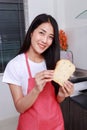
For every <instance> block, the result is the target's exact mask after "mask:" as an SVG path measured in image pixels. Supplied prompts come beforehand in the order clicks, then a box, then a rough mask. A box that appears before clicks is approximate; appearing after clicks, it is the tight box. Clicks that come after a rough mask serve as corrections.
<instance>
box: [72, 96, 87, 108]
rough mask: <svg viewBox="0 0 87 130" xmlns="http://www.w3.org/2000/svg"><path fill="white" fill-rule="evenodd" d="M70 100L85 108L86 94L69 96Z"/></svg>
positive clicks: (86, 106)
mask: <svg viewBox="0 0 87 130" xmlns="http://www.w3.org/2000/svg"><path fill="white" fill-rule="evenodd" d="M71 100H73V101H74V102H76V103H77V104H78V105H80V106H81V107H82V108H84V109H86V110H87V95H85V94H79V95H77V96H74V97H71Z"/></svg>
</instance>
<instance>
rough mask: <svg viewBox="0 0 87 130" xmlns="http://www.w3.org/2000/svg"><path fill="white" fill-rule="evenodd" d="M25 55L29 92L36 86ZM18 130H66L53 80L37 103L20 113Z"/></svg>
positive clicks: (40, 95)
mask: <svg viewBox="0 0 87 130" xmlns="http://www.w3.org/2000/svg"><path fill="white" fill-rule="evenodd" d="M25 57H26V64H27V68H28V72H29V79H28V91H27V92H28V93H29V92H30V91H31V89H32V88H33V87H34V86H35V80H34V78H32V75H31V72H30V68H29V64H28V60H27V55H25ZM17 130H64V122H63V117H62V112H61V109H60V105H59V103H58V102H57V100H56V96H55V92H54V87H53V86H52V84H51V82H48V83H47V84H46V86H45V87H44V90H43V91H42V92H41V93H40V94H39V96H38V98H37V99H36V101H35V103H34V104H33V105H32V106H31V107H30V108H29V109H28V110H27V111H25V112H24V113H22V114H20V117H19V122H18V128H17Z"/></svg>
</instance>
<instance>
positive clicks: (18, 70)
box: [2, 54, 46, 95]
mask: <svg viewBox="0 0 87 130" xmlns="http://www.w3.org/2000/svg"><path fill="white" fill-rule="evenodd" d="M28 62H29V66H30V70H31V74H32V77H34V76H35V74H36V73H38V72H40V71H43V70H46V64H45V61H43V62H40V63H36V62H33V61H31V60H29V59H28ZM28 78H29V74H28V70H27V65H26V60H25V55H24V54H20V55H18V56H16V57H15V58H13V59H12V60H11V61H10V62H9V63H8V64H7V66H6V69H5V72H4V75H3V80H2V81H3V82H5V83H11V84H15V85H18V86H20V87H22V90H23V94H24V95H26V94H27V87H28Z"/></svg>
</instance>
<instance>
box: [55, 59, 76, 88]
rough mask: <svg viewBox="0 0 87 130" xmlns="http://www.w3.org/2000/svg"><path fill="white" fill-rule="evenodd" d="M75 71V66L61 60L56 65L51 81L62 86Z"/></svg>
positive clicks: (65, 60)
mask: <svg viewBox="0 0 87 130" xmlns="http://www.w3.org/2000/svg"><path fill="white" fill-rule="evenodd" d="M74 71H75V65H74V64H73V63H72V62H71V61H69V60H67V59H61V60H59V61H58V62H57V63H56V67H55V70H54V76H53V81H55V82H56V83H58V84H59V85H60V86H63V83H64V82H65V81H67V80H68V79H69V78H70V76H71V75H72V74H73V73H74Z"/></svg>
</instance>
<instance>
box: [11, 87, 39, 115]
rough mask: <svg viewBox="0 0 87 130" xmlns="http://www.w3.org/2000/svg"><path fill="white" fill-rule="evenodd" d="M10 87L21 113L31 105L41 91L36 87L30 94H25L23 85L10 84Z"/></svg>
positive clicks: (17, 108)
mask: <svg viewBox="0 0 87 130" xmlns="http://www.w3.org/2000/svg"><path fill="white" fill-rule="evenodd" d="M9 88H10V91H11V94H12V97H13V101H14V105H15V108H16V110H17V111H18V112H19V113H23V112H24V111H26V110H27V109H28V108H29V107H31V106H32V104H33V103H34V102H35V101H36V99H37V97H38V95H39V93H40V92H39V91H38V89H37V88H36V87H34V88H33V89H32V90H31V91H30V93H29V94H27V95H26V96H23V93H22V89H21V87H19V86H16V85H13V84H9Z"/></svg>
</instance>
